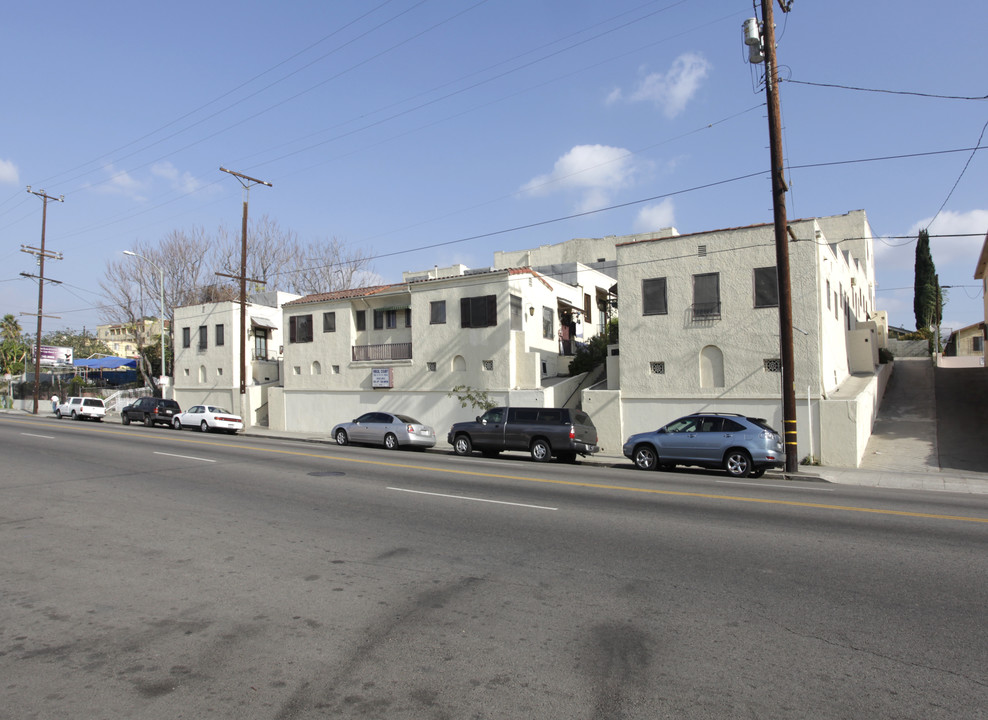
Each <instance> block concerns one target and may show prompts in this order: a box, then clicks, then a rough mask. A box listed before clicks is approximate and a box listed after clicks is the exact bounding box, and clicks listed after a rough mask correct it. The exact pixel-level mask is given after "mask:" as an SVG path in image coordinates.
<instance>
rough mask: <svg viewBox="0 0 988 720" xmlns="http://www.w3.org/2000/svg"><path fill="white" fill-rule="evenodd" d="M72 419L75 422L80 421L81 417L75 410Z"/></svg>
mask: <svg viewBox="0 0 988 720" xmlns="http://www.w3.org/2000/svg"><path fill="white" fill-rule="evenodd" d="M72 419H73V420H78V419H79V415H78V413H76V411H75V410H73V411H72Z"/></svg>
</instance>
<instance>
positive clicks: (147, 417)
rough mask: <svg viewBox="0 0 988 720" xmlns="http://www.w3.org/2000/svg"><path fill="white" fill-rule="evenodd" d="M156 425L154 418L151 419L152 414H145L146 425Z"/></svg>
mask: <svg viewBox="0 0 988 720" xmlns="http://www.w3.org/2000/svg"><path fill="white" fill-rule="evenodd" d="M152 425H154V420H152V419H151V416H150V415H145V416H144V427H151V426H152Z"/></svg>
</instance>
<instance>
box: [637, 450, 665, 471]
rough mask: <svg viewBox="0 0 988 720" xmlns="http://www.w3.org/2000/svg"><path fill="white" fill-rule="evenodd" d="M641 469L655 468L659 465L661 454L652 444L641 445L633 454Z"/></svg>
mask: <svg viewBox="0 0 988 720" xmlns="http://www.w3.org/2000/svg"><path fill="white" fill-rule="evenodd" d="M632 459H633V460H634V462H635V467H636V468H638V469H639V470H655V468H657V467H658V466H659V456H658V453H656V452H655V448H653V447H652V446H651V445H639V446H638V447H636V448H635V453H634V455H633V456H632Z"/></svg>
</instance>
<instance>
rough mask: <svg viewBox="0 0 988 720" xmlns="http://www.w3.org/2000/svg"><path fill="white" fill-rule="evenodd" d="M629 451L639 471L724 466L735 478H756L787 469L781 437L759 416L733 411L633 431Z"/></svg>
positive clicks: (628, 443)
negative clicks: (781, 468)
mask: <svg viewBox="0 0 988 720" xmlns="http://www.w3.org/2000/svg"><path fill="white" fill-rule="evenodd" d="M623 451H624V455H625V457H627V458H629V459H631V461H632V462H633V463H634V464H635V467H637V468H638V469H639V470H655V469H657V468H658V469H662V470H670V469H672V468H673V467H675V466H676V465H699V466H700V467H706V468H723V469H724V470H725V471H726V472H727V474H728V475H730V476H731V477H736V478H743V477H752V478H757V477H761V476H762V475H763V474H765V471H766V470H767V469H769V468H772V467H783V466H784V465H785V463H786V455H785V452H784V449H783V445H782V436H781V435H779V433H777V432H776V431H775V430H773V429H772V428H771V427H769V426H768V425H766V424H765V421H764V420H762V419H760V418H752V417H745V416H744V415H736V414H734V413H695V414H693V415H687V416H686V417H682V418H679V419H678V420H674V421H672V422H671V423H669V424H668V425H665V426H663V427H660V428H659V429H658V430H652V431H651V432H644V433H638V434H637V435H632V436H631V437H629V438H628V439H627V441H625V443H624V448H623Z"/></svg>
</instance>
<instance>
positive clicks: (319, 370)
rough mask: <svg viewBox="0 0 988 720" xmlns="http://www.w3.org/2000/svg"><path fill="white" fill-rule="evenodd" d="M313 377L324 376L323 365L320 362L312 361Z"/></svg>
mask: <svg viewBox="0 0 988 720" xmlns="http://www.w3.org/2000/svg"><path fill="white" fill-rule="evenodd" d="M310 374H312V375H322V365H320V364H319V361H318V360H313V361H312V372H311V373H310Z"/></svg>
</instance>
